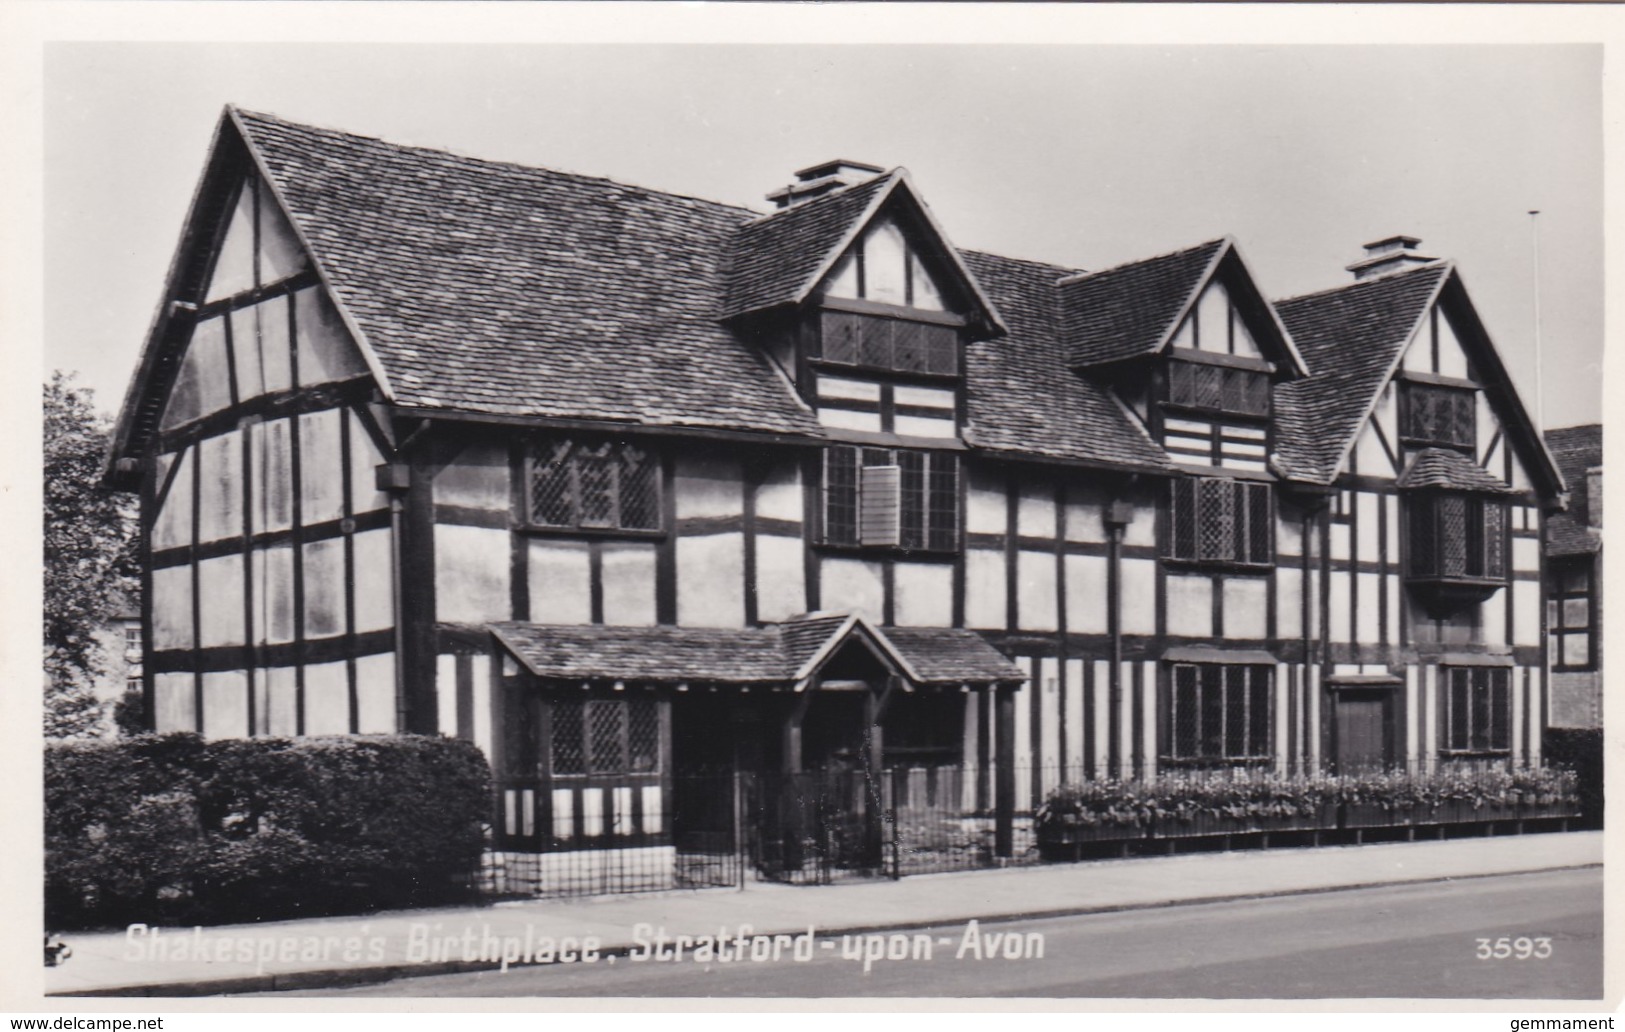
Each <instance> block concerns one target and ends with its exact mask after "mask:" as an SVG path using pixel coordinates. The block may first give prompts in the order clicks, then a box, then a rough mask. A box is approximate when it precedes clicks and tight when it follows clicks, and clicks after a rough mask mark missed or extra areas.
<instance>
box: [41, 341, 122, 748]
mask: <svg viewBox="0 0 1625 1032" xmlns="http://www.w3.org/2000/svg"><path fill="white" fill-rule="evenodd" d="M44 402H45V406H44V414H45V437H44V453H45V454H44V459H45V471H44V473H45V599H44V610H45V696H46V705H45V733H46V735H47V736H48V737H51V738H71V737H75V736H79V735H85V734H89V733H91V732H93V731H94V730H95V729H96V728H97V726H98V725H99V724H100V721H101V711H102V705H101V703H100V702H99V701H98V700H97V698H96V695H95V692H94V687H93V686H94V682H95V680H96V678H97V677H98V676H100V675H101V674H102V673H103V672H104V664H105V661H104V659H103V657H102V654H101V647H100V643H99V642H98V641H97V637H96V635H97V632H98V631H100V630H101V629H102V627H103V626H104V624H105V622H106V620H107V619H108V617H109V616H110V615H112V614H111V610H112V608H113V607H114V606H117V605H118V604H119V603H120V601H121V600H123V599H127V598H133V597H134V595H135V592H136V590H137V587H138V582H137V579H136V577H137V570H138V565H137V554H136V534H135V527H136V521H135V513H134V506H133V500H132V499H131V497H130V496H129V495H128V494H126V493H123V492H118V491H113V490H111V489H109V488H107V487H104V486H103V485H102V482H101V474H102V464H103V461H104V458H105V455H106V449H107V442H108V434H109V426H108V421H107V420H106V419H105V418H104V417H101V416H99V415H98V414H97V413H96V409H95V405H94V402H93V398H92V392H91V391H90V389H89V388H84V387H75V386H74V385H73V383H72V376H71V374H66V373H63V372H61V371H60V370H58V371H57V372H55V373H53V374H52V376H51V380H50V382H49V383H47V384H46V385H45V396H44Z"/></svg>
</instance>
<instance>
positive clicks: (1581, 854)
mask: <svg viewBox="0 0 1625 1032" xmlns="http://www.w3.org/2000/svg"><path fill="white" fill-rule="evenodd" d="M1602 857H1603V840H1602V833H1601V832H1570V833H1566V834H1536V835H1519V836H1509V837H1498V838H1484V839H1455V840H1447V841H1443V842H1437V841H1435V842H1396V843H1384V844H1373V845H1360V846H1330V847H1322V848H1318V849H1285V850H1270V851H1265V850H1255V851H1248V852H1233V853H1200V854H1186V855H1181V856H1169V857H1143V858H1136V859H1129V860H1093V861H1086V862H1083V863H1076V864H1052V865H1045V866H1041V867H1019V868H1003V869H996V870H985V871H973V872H965V873H956V874H939V875H916V876H913V877H909V878H904V879H902V880H900V881H854V882H849V883H842V884H835V885H825V886H787V885H778V884H772V883H762V882H748V883H747V885H746V887H745V888H744V889H742V890H741V889H703V890H683V891H674V892H665V893H656V894H643V895H624V896H605V897H595V898H588V899H538V900H524V901H521V902H510V903H498V904H494V905H485V906H465V907H442V908H432V909H421V910H411V911H389V912H383V913H374V914H368V915H363V916H356V917H330V918H318V919H309V920H298V921H267V922H261V923H257V924H246V925H216V926H211V927H208V928H200V929H192V928H173V927H165V928H159V929H142V928H140V927H139V926H132V927H131V928H128V929H125V930H123V931H111V932H89V933H68V934H66V935H64V936H63V938H64V939H65V940H66V941H67V943H68V944H69V945H70V946H71V947H72V949H73V956H72V958H71V959H70V960H68V961H67V962H66V963H65V964H63V965H61V966H59V967H55V968H46V969H44V976H45V977H44V985H43V989H44V992H45V993H46V995H52V996H155V997H166V996H167V997H175V996H206V995H217V994H224V993H242V992H262V991H268V990H287V989H311V988H319V987H326V986H336V985H355V984H365V983H369V982H383V981H388V980H390V979H394V978H401V977H412V976H420V975H430V974H444V973H450V972H458V971H476V970H486V969H491V968H495V967H498V966H500V963H501V960H500V958H501V957H502V955H503V954H504V953H508V954H509V955H510V958H512V957H518V958H519V959H518V960H516V961H514V963H526V962H538V961H540V962H545V961H547V960H549V959H555V960H559V961H564V960H565V958H564V956H563V954H564V952H565V951H572V957H579V955H580V953H581V952H582V951H585V950H591V949H596V950H597V951H598V953H599V954H600V955H609V954H615V953H624V952H625V951H627V950H628V949H631V948H634V947H638V946H639V944H640V943H643V942H648V941H650V940H651V939H652V938H653V937H654V935H655V934H656V932H655V930H657V929H663V930H664V931H665V933H666V934H667V935H668V936H669V937H675V936H678V935H690V936H702V935H718V934H719V932H720V933H721V935H722V936H725V937H729V938H733V937H739V936H743V937H747V938H748V937H751V936H771V935H787V936H794V935H801V934H805V933H807V932H808V930H809V929H813V930H814V931H815V933H816V935H817V936H826V935H831V934H834V935H840V934H857V933H863V932H876V931H882V930H892V929H906V928H923V927H930V926H938V925H951V924H960V923H964V922H967V921H970V920H972V919H976V920H981V921H995V920H1012V919H1020V918H1037V917H1059V916H1063V915H1070V914H1089V913H1103V912H1110V911H1119V910H1135V909H1143V908H1152V907H1166V906H1174V905H1179V904H1188V903H1206V902H1219V901H1230V900H1244V899H1256V898H1263V897H1269V896H1281V895H1292V894H1300V893H1314V892H1330V891H1336V890H1339V889H1352V888H1362V887H1367V886H1374V885H1392V884H1402V883H1407V882H1428V881H1445V880H1452V879H1460V878H1482V877H1491V876H1495V875H1503V874H1517V873H1524V872H1530V871H1547V870H1561V869H1567V868H1577V867H1593V866H1598V865H1600V864H1601V863H1602ZM639 926H647V927H644V928H640V927H639ZM566 940H569V941H568V942H567V941H566ZM589 940H595V941H593V942H590V941H589ZM549 948H551V949H552V950H553V951H554V953H552V954H549V953H548V952H547V950H548V949H549ZM482 954H483V956H482Z"/></svg>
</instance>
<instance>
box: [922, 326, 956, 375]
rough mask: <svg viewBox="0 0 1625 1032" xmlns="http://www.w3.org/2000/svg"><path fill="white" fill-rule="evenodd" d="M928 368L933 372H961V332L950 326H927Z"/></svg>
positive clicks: (925, 330)
mask: <svg viewBox="0 0 1625 1032" xmlns="http://www.w3.org/2000/svg"><path fill="white" fill-rule="evenodd" d="M922 332H923V333H924V335H925V342H926V368H927V369H928V370H929V371H930V372H933V373H957V372H959V332H958V331H957V330H955V329H953V328H952V327H949V326H926V327H924V328H923V329H922Z"/></svg>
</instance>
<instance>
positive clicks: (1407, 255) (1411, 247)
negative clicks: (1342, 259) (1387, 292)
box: [1345, 233, 1438, 280]
mask: <svg viewBox="0 0 1625 1032" xmlns="http://www.w3.org/2000/svg"><path fill="white" fill-rule="evenodd" d="M1421 243H1422V240H1421V238H1420V237H1413V236H1406V235H1405V234H1403V233H1400V234H1395V235H1394V236H1388V237H1383V238H1382V239H1380V240H1373V241H1371V242H1370V243H1369V244H1362V245H1361V246H1362V247H1364V248H1365V257H1364V258H1361V259H1360V260H1359V261H1357V262H1355V263H1354V264H1352V265H1348V266H1345V268H1347V269H1348V271H1350V272H1352V273H1354V278H1355V279H1357V280H1363V279H1370V278H1371V277H1372V276H1380V275H1382V274H1383V273H1385V272H1393V271H1395V270H1396V269H1403V268H1407V267H1410V266H1415V265H1426V264H1427V263H1429V262H1436V261H1438V259H1437V258H1434V257H1432V256H1430V255H1425V254H1421V253H1419V252H1418V251H1417V250H1416V248H1417V247H1418V246H1419V245H1420V244H1421Z"/></svg>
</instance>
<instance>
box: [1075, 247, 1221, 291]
mask: <svg viewBox="0 0 1625 1032" xmlns="http://www.w3.org/2000/svg"><path fill="white" fill-rule="evenodd" d="M1225 243H1230V244H1234V243H1235V241H1234V239H1233V238H1232V237H1231V236H1230V235H1229V234H1225V235H1224V236H1221V237H1214V238H1213V239H1212V240H1204V241H1202V242H1201V243H1200V244H1193V245H1191V246H1190V247H1176V248H1174V249H1173V250H1170V251H1162V252H1160V253H1158V254H1148V255H1146V256H1145V257H1143V258H1130V259H1128V260H1127V261H1122V262H1118V263H1117V264H1116V265H1108V266H1106V267H1104V268H1100V269H1080V270H1078V271H1077V272H1074V273H1070V274H1068V276H1067V277H1066V278H1065V279H1064V280H1062V281H1061V283H1076V282H1080V281H1082V280H1086V279H1089V278H1090V277H1092V276H1106V275H1109V274H1111V273H1114V272H1122V271H1123V270H1125V269H1128V268H1131V267H1134V266H1139V265H1145V264H1147V263H1149V262H1159V261H1162V260H1164V259H1167V258H1179V257H1182V256H1184V255H1188V254H1194V253H1196V252H1197V251H1203V250H1206V249H1207V248H1210V247H1218V246H1219V245H1220V244H1225ZM1061 283H1058V284H1056V285H1057V286H1060V285H1061Z"/></svg>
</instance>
